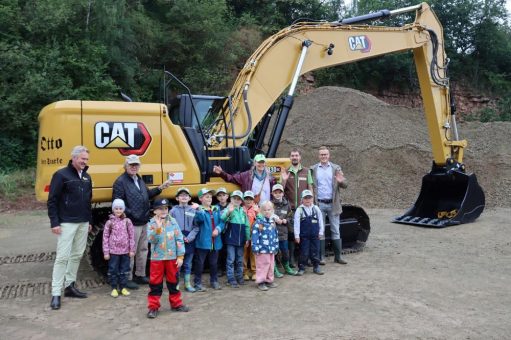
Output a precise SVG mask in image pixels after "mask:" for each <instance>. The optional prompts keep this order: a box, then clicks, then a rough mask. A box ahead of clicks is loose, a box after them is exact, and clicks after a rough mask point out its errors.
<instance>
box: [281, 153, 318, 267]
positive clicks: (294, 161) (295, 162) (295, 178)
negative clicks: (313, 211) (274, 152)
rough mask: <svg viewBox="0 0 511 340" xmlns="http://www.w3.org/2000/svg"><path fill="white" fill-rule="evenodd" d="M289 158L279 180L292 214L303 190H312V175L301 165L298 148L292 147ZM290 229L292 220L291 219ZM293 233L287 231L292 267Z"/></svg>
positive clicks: (293, 251) (300, 155)
mask: <svg viewBox="0 0 511 340" xmlns="http://www.w3.org/2000/svg"><path fill="white" fill-rule="evenodd" d="M289 159H290V160H291V166H290V167H289V168H288V169H282V172H281V174H280V181H281V184H282V186H283V187H284V197H285V198H287V200H288V202H289V204H290V205H291V211H292V212H293V214H294V213H295V211H296V208H297V207H298V206H299V205H300V200H301V195H302V192H303V191H304V190H307V189H309V190H312V184H313V181H312V176H311V174H310V171H309V168H307V167H304V166H302V163H301V162H302V154H301V152H300V150H298V149H292V150H291V152H290V153H289ZM291 229H292V221H291ZM294 239H295V237H294V233H293V232H292V231H291V232H290V233H289V238H288V240H289V254H290V258H289V260H290V265H291V267H294V265H293V262H294V253H295V242H294Z"/></svg>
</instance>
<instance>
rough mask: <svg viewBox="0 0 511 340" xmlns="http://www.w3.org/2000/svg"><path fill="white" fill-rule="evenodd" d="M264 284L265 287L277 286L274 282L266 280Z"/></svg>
mask: <svg viewBox="0 0 511 340" xmlns="http://www.w3.org/2000/svg"><path fill="white" fill-rule="evenodd" d="M265 284H266V287H268V288H277V287H278V286H279V285H278V284H276V283H275V282H266V283H265Z"/></svg>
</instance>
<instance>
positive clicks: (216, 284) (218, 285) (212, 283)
mask: <svg viewBox="0 0 511 340" xmlns="http://www.w3.org/2000/svg"><path fill="white" fill-rule="evenodd" d="M211 288H213V289H214V290H221V289H222V287H221V286H220V284H219V283H218V282H211Z"/></svg>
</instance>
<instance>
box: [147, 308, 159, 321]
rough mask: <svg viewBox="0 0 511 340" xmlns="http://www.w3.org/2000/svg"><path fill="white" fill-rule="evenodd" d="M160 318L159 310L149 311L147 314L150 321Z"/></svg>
mask: <svg viewBox="0 0 511 340" xmlns="http://www.w3.org/2000/svg"><path fill="white" fill-rule="evenodd" d="M157 316H158V310H157V309H149V312H147V317H148V318H149V319H154V318H155V317H157Z"/></svg>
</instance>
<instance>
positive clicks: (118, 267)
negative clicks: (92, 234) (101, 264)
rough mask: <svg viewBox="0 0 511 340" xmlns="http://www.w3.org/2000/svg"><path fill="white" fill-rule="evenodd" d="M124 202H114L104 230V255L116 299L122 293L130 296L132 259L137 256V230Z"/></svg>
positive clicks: (116, 200) (113, 295) (119, 200)
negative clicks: (127, 214) (129, 277)
mask: <svg viewBox="0 0 511 340" xmlns="http://www.w3.org/2000/svg"><path fill="white" fill-rule="evenodd" d="M125 209H126V206H125V205H124V201H123V200H121V199H119V198H117V199H115V200H114V201H113V202H112V212H113V214H112V215H110V219H109V220H108V221H107V222H106V223H105V229H104V230H103V254H104V257H105V260H107V261H108V281H109V282H110V286H112V293H110V295H111V296H112V297H114V298H116V297H118V296H119V293H121V294H122V295H124V296H127V295H130V292H129V291H128V290H127V289H126V283H127V282H128V274H129V271H130V257H133V256H135V228H134V227H133V223H131V220H130V219H129V218H127V217H126V215H125V214H124V210H125Z"/></svg>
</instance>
